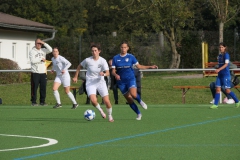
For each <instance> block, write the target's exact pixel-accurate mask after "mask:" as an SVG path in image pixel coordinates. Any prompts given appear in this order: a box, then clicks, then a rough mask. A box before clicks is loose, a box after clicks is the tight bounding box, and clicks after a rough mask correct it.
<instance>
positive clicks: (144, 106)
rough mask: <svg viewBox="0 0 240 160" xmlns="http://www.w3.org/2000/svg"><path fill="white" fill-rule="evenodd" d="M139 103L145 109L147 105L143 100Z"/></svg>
mask: <svg viewBox="0 0 240 160" xmlns="http://www.w3.org/2000/svg"><path fill="white" fill-rule="evenodd" d="M140 105H141V106H142V107H143V109H147V105H146V104H145V103H144V102H143V101H141V102H140Z"/></svg>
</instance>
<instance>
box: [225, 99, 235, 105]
mask: <svg viewBox="0 0 240 160" xmlns="http://www.w3.org/2000/svg"><path fill="white" fill-rule="evenodd" d="M226 103H227V104H234V103H235V101H234V100H233V99H228V100H227V101H226Z"/></svg>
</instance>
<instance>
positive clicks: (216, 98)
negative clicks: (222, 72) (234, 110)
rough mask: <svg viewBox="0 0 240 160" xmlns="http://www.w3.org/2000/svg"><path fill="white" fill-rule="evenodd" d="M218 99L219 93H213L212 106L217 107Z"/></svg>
mask: <svg viewBox="0 0 240 160" xmlns="http://www.w3.org/2000/svg"><path fill="white" fill-rule="evenodd" d="M219 99H220V93H215V98H214V105H216V106H217V105H218V102H219Z"/></svg>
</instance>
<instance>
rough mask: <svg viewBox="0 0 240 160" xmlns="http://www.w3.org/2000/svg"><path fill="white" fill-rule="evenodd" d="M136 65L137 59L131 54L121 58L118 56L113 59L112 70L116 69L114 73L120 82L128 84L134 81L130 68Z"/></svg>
mask: <svg viewBox="0 0 240 160" xmlns="http://www.w3.org/2000/svg"><path fill="white" fill-rule="evenodd" d="M137 63H138V61H137V59H136V58H135V57H134V56H133V55H132V54H129V53H127V54H126V55H125V56H123V57H122V56H121V55H120V54H118V55H116V56H114V57H113V61H112V68H115V69H116V73H117V74H118V75H119V76H120V79H121V80H120V81H121V82H128V81H130V80H133V79H134V80H135V76H134V71H133V67H132V66H133V65H135V64H137ZM118 83H119V81H118Z"/></svg>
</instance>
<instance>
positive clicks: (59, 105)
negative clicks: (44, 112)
mask: <svg viewBox="0 0 240 160" xmlns="http://www.w3.org/2000/svg"><path fill="white" fill-rule="evenodd" d="M60 107H62V105H61V104H58V103H56V105H55V106H53V108H60Z"/></svg>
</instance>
